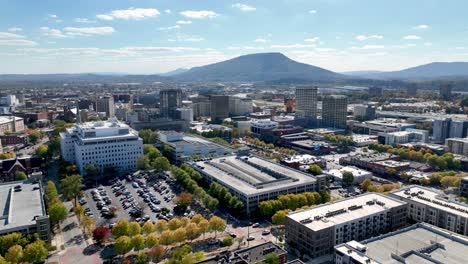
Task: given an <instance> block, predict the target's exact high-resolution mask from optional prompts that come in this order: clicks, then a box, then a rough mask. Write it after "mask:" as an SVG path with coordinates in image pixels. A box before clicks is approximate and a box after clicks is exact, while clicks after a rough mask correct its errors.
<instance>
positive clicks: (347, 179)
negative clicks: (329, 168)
mask: <svg viewBox="0 0 468 264" xmlns="http://www.w3.org/2000/svg"><path fill="white" fill-rule="evenodd" d="M341 174H342V177H343V183H344V184H345V185H346V186H349V185H351V184H353V182H354V175H353V173H352V172H351V171H343V172H342V173H341Z"/></svg>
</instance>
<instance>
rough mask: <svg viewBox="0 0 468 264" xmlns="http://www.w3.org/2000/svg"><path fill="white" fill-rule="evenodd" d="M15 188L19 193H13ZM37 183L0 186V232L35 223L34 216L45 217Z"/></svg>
mask: <svg viewBox="0 0 468 264" xmlns="http://www.w3.org/2000/svg"><path fill="white" fill-rule="evenodd" d="M15 186H21V191H18V192H15V190H14V188H15ZM45 215H46V212H45V208H44V203H43V201H42V192H41V190H40V186H39V183H30V182H12V183H6V184H0V231H4V230H8V229H10V228H16V227H20V226H26V225H33V224H35V223H36V221H35V219H34V217H35V216H45Z"/></svg>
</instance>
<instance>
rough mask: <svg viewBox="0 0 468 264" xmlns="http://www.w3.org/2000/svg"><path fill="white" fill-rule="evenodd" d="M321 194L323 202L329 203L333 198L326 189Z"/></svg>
mask: <svg viewBox="0 0 468 264" xmlns="http://www.w3.org/2000/svg"><path fill="white" fill-rule="evenodd" d="M320 196H321V197H322V203H328V202H329V201H330V199H331V197H330V194H329V193H328V192H325V191H322V192H320Z"/></svg>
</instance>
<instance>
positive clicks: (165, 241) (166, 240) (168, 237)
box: [159, 230, 174, 246]
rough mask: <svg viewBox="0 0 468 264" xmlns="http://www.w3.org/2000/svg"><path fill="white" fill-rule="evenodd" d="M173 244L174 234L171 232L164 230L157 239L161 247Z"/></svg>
mask: <svg viewBox="0 0 468 264" xmlns="http://www.w3.org/2000/svg"><path fill="white" fill-rule="evenodd" d="M173 242H174V232H173V231H171V230H165V231H163V232H162V233H161V236H160V237H159V243H161V244H162V245H166V246H168V245H170V244H172V243H173Z"/></svg>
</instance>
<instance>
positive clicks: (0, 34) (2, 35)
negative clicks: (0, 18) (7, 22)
mask: <svg viewBox="0 0 468 264" xmlns="http://www.w3.org/2000/svg"><path fill="white" fill-rule="evenodd" d="M5 38H8V39H21V38H25V37H24V36H23V35H18V34H14V33H10V32H0V39H5Z"/></svg>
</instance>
